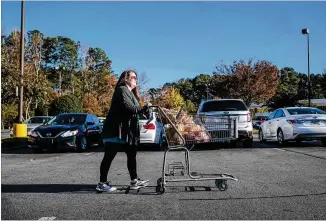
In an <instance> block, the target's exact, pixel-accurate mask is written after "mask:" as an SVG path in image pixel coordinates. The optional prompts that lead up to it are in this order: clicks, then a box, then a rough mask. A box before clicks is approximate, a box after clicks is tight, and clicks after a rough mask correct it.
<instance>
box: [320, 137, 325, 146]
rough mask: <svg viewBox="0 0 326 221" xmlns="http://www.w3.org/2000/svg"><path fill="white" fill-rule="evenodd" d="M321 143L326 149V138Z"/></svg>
mask: <svg viewBox="0 0 326 221" xmlns="http://www.w3.org/2000/svg"><path fill="white" fill-rule="evenodd" d="M321 142H322V143H323V146H324V147H326V138H324V139H322V140H321Z"/></svg>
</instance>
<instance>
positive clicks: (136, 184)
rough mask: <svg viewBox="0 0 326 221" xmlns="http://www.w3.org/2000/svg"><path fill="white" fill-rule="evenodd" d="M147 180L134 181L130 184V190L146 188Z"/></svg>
mask: <svg viewBox="0 0 326 221" xmlns="http://www.w3.org/2000/svg"><path fill="white" fill-rule="evenodd" d="M148 181H149V180H141V179H139V178H138V179H134V180H132V181H131V182H130V189H132V190H136V189H139V188H140V187H144V186H146V184H147V183H148Z"/></svg>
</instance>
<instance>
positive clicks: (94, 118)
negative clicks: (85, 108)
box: [93, 115, 100, 124]
mask: <svg viewBox="0 0 326 221" xmlns="http://www.w3.org/2000/svg"><path fill="white" fill-rule="evenodd" d="M93 121H94V123H95V124H99V123H100V122H99V119H98V117H97V116H95V115H93Z"/></svg>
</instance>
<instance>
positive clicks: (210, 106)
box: [202, 100, 248, 112]
mask: <svg viewBox="0 0 326 221" xmlns="http://www.w3.org/2000/svg"><path fill="white" fill-rule="evenodd" d="M247 110H248V108H247V107H246V105H245V104H244V103H243V102H242V101H236V100H234V101H231V100H226V101H209V102H206V103H205V104H204V105H203V108H202V112H213V111H247Z"/></svg>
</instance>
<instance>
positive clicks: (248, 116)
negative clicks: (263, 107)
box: [247, 113, 251, 122]
mask: <svg viewBox="0 0 326 221" xmlns="http://www.w3.org/2000/svg"><path fill="white" fill-rule="evenodd" d="M247 121H248V122H250V121H251V115H250V113H248V114H247Z"/></svg>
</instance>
